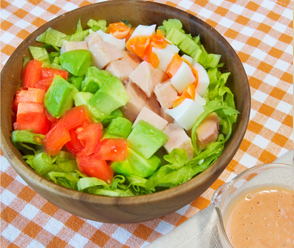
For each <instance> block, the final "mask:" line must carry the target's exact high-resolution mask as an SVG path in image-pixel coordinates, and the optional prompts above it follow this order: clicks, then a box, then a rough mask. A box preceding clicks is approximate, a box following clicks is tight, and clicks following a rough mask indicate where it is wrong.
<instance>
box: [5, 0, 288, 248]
mask: <svg viewBox="0 0 294 248" xmlns="http://www.w3.org/2000/svg"><path fill="white" fill-rule="evenodd" d="M0 2H1V10H0V17H1V27H0V32H1V36H0V42H1V46H0V48H1V56H0V61H1V62H0V69H2V68H3V66H4V65H5V62H6V61H7V59H8V58H9V56H10V55H11V54H12V52H13V51H14V50H15V48H16V47H17V46H18V45H19V44H20V43H21V42H22V41H23V40H24V39H25V38H26V37H27V36H28V35H29V34H30V33H32V32H33V31H34V30H36V29H37V28H38V27H40V26H41V25H42V24H44V23H46V22H47V21H49V20H51V19H53V18H55V17H57V16H58V15H60V14H63V13H65V12H67V11H70V10H73V9H76V8H78V7H81V6H85V5H89V4H92V3H94V2H97V1H92V0H89V1H83V0H73V1H65V0H58V1H55V0H28V1H25V0H1V1H0ZM155 2H159V3H162V4H167V5H170V6H174V7H176V8H179V9H183V10H185V11H187V12H189V13H191V14H193V15H196V16H197V17H198V18H200V19H202V20H204V21H206V22H207V23H208V24H210V25H211V26H212V27H214V28H215V29H216V30H217V31H218V32H219V33H220V34H222V35H223V36H224V37H225V38H226V39H227V40H228V42H229V43H230V44H231V45H232V47H233V48H234V49H235V51H236V52H237V54H238V56H239V57H240V59H241V61H242V63H243V65H244V68H245V70H246V73H247V75H248V79H249V84H250V91H251V97H252V99H251V115H250V122H249V125H248V128H247V131H246V134H245V137H244V140H243V142H242V144H241V146H240V148H239V150H238V152H237V153H236V155H235V156H234V158H233V159H232V161H231V162H230V164H229V165H228V167H227V168H226V170H225V171H224V172H223V173H222V174H221V176H220V177H219V178H218V179H217V180H216V182H215V183H214V184H213V185H212V186H211V187H210V188H209V189H207V190H206V191H205V192H204V193H203V194H202V195H201V196H200V197H198V198H197V199H195V200H194V201H193V202H191V203H190V204H188V205H186V206H185V207H183V208H181V209H179V210H178V211H176V212H174V213H172V214H170V215H167V216H164V217H162V218H158V219H155V220H151V221H147V222H142V223H136V224H107V223H100V222H95V221H90V220H86V219H83V218H79V217H77V216H74V215H72V214H69V213H67V212H66V211H64V210H62V209H59V208H58V207H56V206H54V205H52V204H51V203H49V202H48V201H46V200H45V199H44V198H42V197H41V196H40V195H38V194H37V193H36V192H35V191H33V190H32V189H31V188H30V187H29V186H28V185H27V184H26V183H25V182H24V181H23V180H22V179H21V178H20V177H19V176H18V175H17V173H16V172H15V171H14V169H13V168H12V167H11V166H10V164H9V163H8V162H7V160H6V159H5V157H4V156H0V163H1V191H0V194H1V195H0V197H1V199H0V202H1V219H0V221H1V225H0V229H1V240H0V242H1V247H34V248H36V247H144V246H146V245H148V244H150V243H152V242H153V241H155V240H157V239H158V238H159V237H161V236H163V235H165V234H167V233H169V232H170V231H171V230H173V229H175V228H180V226H179V225H180V224H181V223H183V222H185V221H186V220H188V219H190V218H191V217H193V216H194V215H195V214H197V213H198V212H199V211H201V210H203V209H205V208H207V207H208V205H209V204H210V199H211V196H212V194H213V192H214V191H215V190H216V189H217V188H218V187H219V186H221V185H222V184H223V183H224V182H226V181H229V180H230V179H232V178H233V177H234V176H235V175H237V174H239V173H240V172H242V171H243V170H245V169H247V168H250V167H252V166H254V165H257V164H261V163H268V162H272V161H274V160H275V159H276V158H278V157H281V156H282V155H284V154H286V153H287V151H289V150H291V149H293V2H292V1H290V0H277V1H271V0H258V1H257V0H255V1H244V0H236V1H235V0H213V1H208V0H197V1H194V2H193V1H190V0H170V1H166V0H159V1H155Z"/></svg>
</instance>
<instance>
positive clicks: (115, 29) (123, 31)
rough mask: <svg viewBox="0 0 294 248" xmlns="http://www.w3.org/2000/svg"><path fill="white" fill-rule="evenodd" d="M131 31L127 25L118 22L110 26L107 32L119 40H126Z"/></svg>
mask: <svg viewBox="0 0 294 248" xmlns="http://www.w3.org/2000/svg"><path fill="white" fill-rule="evenodd" d="M130 29H131V28H130V27H128V26H127V25H126V24H125V23H123V22H116V23H111V24H109V26H108V28H107V31H106V32H107V33H109V34H112V35H113V36H114V37H116V38H118V39H124V38H126V37H127V36H128V35H129V32H130Z"/></svg>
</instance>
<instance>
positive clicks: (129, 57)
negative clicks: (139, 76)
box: [122, 51, 141, 70]
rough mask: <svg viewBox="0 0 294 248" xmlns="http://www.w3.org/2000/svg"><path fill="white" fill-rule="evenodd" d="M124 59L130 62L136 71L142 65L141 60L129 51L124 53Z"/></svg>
mask: <svg viewBox="0 0 294 248" xmlns="http://www.w3.org/2000/svg"><path fill="white" fill-rule="evenodd" d="M122 53H123V55H124V58H125V59H126V60H127V61H128V63H129V64H130V65H131V66H132V68H133V69H134V70H135V69H136V68H137V67H138V65H139V64H140V63H141V59H140V58H139V57H138V56H137V55H136V54H134V53H131V52H128V51H122Z"/></svg>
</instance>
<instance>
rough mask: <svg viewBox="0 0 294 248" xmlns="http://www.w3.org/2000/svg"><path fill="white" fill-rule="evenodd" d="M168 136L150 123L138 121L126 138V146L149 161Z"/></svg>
mask: <svg viewBox="0 0 294 248" xmlns="http://www.w3.org/2000/svg"><path fill="white" fill-rule="evenodd" d="M167 139H168V136H167V135H166V134H165V133H164V132H163V131H161V130H160V129H158V128H156V127H154V126H153V125H151V124H150V123H148V122H146V121H143V120H140V121H139V122H138V124H137V125H136V126H135V128H134V129H133V131H132V132H131V134H130V135H129V137H128V139H127V140H128V146H129V147H130V148H132V149H133V150H134V151H135V152H137V153H138V154H139V155H141V156H143V157H144V158H146V159H149V158H150V157H151V156H152V155H153V154H154V153H155V152H156V151H157V150H158V149H159V148H160V147H162V146H163V145H164V144H165V142H166V141H167Z"/></svg>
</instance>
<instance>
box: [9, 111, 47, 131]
mask: <svg viewBox="0 0 294 248" xmlns="http://www.w3.org/2000/svg"><path fill="white" fill-rule="evenodd" d="M50 125H51V123H50V122H49V120H48V119H47V117H46V115H45V114H44V113H36V112H29V113H24V114H18V115H17V116H16V122H15V123H13V128H14V130H32V132H33V133H36V134H46V133H47V132H48V131H49V129H50Z"/></svg>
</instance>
